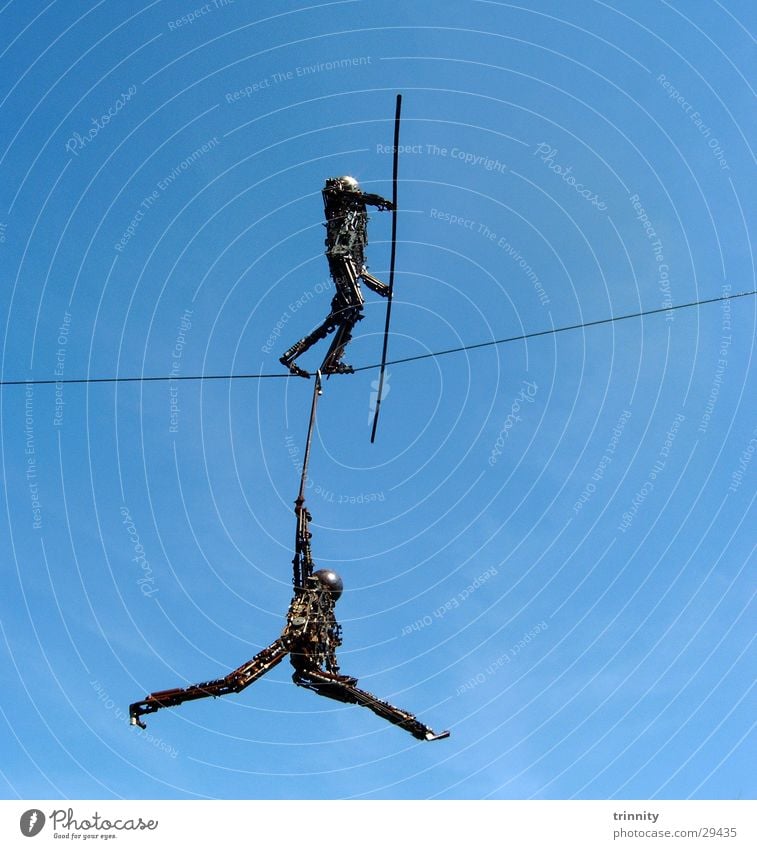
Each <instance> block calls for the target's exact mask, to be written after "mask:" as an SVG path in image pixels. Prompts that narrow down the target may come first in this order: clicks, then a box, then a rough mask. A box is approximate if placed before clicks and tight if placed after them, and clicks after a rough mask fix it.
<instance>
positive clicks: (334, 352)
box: [321, 308, 363, 374]
mask: <svg viewBox="0 0 757 849" xmlns="http://www.w3.org/2000/svg"><path fill="white" fill-rule="evenodd" d="M345 313H346V317H344V318H343V319H342V321H341V322H340V324H339V328H338V329H337V331H336V334H335V336H334V340H333V341H332V343H331V347H330V348H329V350H328V353H327V354H326V356H325V357H324V360H323V364H322V365H321V371H322V372H323V374H352V373H353V371H354V369H353V368H352V366H348V365H347V364H346V363H343V362H341V359H342V357H343V356H344V349H345V348H346V347H347V344H348V343H349V341H350V340H351V339H352V330H353V328H354V327H355V325H356V324H357V323H358V321H360V320H361V319H362V318H363V316H362V314H361V313H360V311H359V310H358V309H357V308H355V309H352V310H349V311H347V310H345Z"/></svg>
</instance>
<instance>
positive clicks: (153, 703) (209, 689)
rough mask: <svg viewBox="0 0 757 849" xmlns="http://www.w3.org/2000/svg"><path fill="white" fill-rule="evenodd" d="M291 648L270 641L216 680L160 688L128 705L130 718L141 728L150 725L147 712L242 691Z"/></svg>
mask: <svg viewBox="0 0 757 849" xmlns="http://www.w3.org/2000/svg"><path fill="white" fill-rule="evenodd" d="M288 652H289V650H288V649H287V648H286V647H285V646H284V643H283V642H282V641H281V640H280V639H279V640H276V641H275V642H274V643H271V645H270V646H268V648H265V649H263V651H261V652H258V653H257V654H256V655H255V657H253V658H252V660H248V661H247V662H246V663H243V664H242V665H241V666H240V667H239V668H237V669H235V670H234V671H233V672H230V673H229V674H228V675H226V676H224V677H223V678H217V679H216V680H215V681H206V682H205V683H203V684H192V685H191V686H190V687H184V688H182V687H176V688H174V689H173V690H159V691H158V692H157V693H151V694H150V695H149V696H147V697H146V698H145V700H144V701H142V702H134V704H132V705H129V719H130V722H131V724H132V725H138V726H139V727H140V728H146V727H147V726H146V725H145V724H144V722H142V720H141V719H140V717H141V716H144V715H145V714H148V713H155V711H157V710H160V708H164V707H175V706H176V705H180V704H182V703H183V702H191V701H194V700H195V699H204V698H207V697H208V696H213V697H216V696H226V695H228V694H229V693H239V692H240V691H241V690H244V688H245V687H249V686H250V684H252V683H253V682H254V681H257V680H258V678H260V677H261V676H262V675H265V673H266V672H268V670H269V669H273V667H274V666H276V665H278V664H279V663H281V661H282V660H283V659H284V658H285V657H286V656H287V654H288Z"/></svg>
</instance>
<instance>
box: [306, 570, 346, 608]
mask: <svg viewBox="0 0 757 849" xmlns="http://www.w3.org/2000/svg"><path fill="white" fill-rule="evenodd" d="M313 577H314V578H317V579H318V581H319V582H320V584H321V585H322V586H324V587H325V588H326V589H327V590H329V591H330V592H331V595H332V596H333V597H334V601H339V596H341V594H342V592H343V590H344V584H343V583H342V579H341V578H340V577H339V575H337V573H336V572H334V571H332V570H331V569H319V570H318V571H317V572H313Z"/></svg>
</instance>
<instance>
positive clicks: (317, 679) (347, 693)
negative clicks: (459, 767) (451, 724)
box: [292, 669, 449, 740]
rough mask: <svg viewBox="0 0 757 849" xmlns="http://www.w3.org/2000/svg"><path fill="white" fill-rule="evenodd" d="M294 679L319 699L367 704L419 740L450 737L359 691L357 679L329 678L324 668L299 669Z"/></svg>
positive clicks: (363, 691) (336, 676)
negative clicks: (325, 698) (323, 697)
mask: <svg viewBox="0 0 757 849" xmlns="http://www.w3.org/2000/svg"><path fill="white" fill-rule="evenodd" d="M292 680H293V681H294V683H295V684H297V685H298V686H300V687H306V688H307V689H308V690H312V691H313V692H315V693H318V695H319V696H326V697H327V698H329V699H336V700H337V701H338V702H344V703H346V704H353V705H363V707H367V708H368V709H369V710H372V711H373V712H374V713H375V714H376V715H377V716H380V717H381V718H382V719H386V720H387V721H388V722H391V723H392V724H393V725H398V726H399V727H400V728H404V729H405V731H409V732H410V733H411V734H412V735H413V737H415V738H416V739H417V740H443V739H444V738H445V737H449V731H442V732H441V733H440V734H436V733H435V732H434V731H433V730H432V729H431V728H429V727H428V725H424V724H423V723H422V722H420V721H419V720H418V719H416V717H415V716H414V715H413V714H412V713H408V712H407V711H404V710H401V709H400V708H398V707H395V706H394V705H391V704H389V702H384V701H382V700H381V699H379V698H377V697H376V696H374V695H373V693H368V692H366V691H365V690H361V689H359V688H358V687H356V686H355V684H357V679H356V678H350V677H349V676H347V675H329V674H328V673H326V672H323V671H322V670H320V669H318V670H314V669H309V670H307V671H302V670H298V671H297V672H295V674H294V675H293V676H292Z"/></svg>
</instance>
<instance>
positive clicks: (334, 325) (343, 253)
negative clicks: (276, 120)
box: [281, 177, 394, 377]
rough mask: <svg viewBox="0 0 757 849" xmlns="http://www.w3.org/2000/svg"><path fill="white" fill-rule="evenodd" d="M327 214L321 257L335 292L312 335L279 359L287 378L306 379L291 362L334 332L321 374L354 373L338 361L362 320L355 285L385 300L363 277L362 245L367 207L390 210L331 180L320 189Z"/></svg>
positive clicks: (372, 280)
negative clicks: (367, 289)
mask: <svg viewBox="0 0 757 849" xmlns="http://www.w3.org/2000/svg"><path fill="white" fill-rule="evenodd" d="M322 194H323V208H324V211H325V213H326V257H327V258H328V261H329V272H330V273H331V277H332V279H333V281H334V287H335V288H336V293H335V294H334V297H333V299H332V301H331V311H330V312H329V314H328V315H327V316H326V319H325V321H324V322H323V324H321V325H320V326H319V327H317V328H316V329H315V330H314V331H313V332H312V333H309V334H308V335H307V336H304V337H303V338H302V339H300V341H299V342H296V343H295V344H294V345H292V347H291V348H289V350H288V351H286V353H285V354H284V356H283V357H281V362H282V363H283V364H284V365H285V366H286V367H287V368H288V369H289V371H290V372H292V374H297V375H300V376H301V377H310V374H309V373H308V372H306V371H305V370H304V369H301V368H300V367H299V366H298V365H297V364H296V363H295V360H296V359H297V357H299V355H300V354H302V353H304V352H305V351H307V350H308V349H309V348H310V347H312V346H313V345H314V344H315V343H316V342H318V341H319V340H321V339H324V338H325V337H326V336H327V335H328V334H329V333H333V332H334V331H336V335H335V336H334V339H333V341H332V343H331V347H330V348H329V350H328V353H327V354H326V357H325V359H324V361H323V364H322V365H321V369H320V370H321V372H322V373H323V374H337V373H339V374H351V373H352V371H353V369H352V367H351V366H348V365H347V364H346V363H343V362H342V356H343V355H344V348H345V346H346V345H347V343H348V342H349V341H350V339H351V338H352V329H353V328H354V326H355V325H356V324H357V322H358V321H360V319H361V318H363V305H364V303H365V299H364V298H363V293H362V292H361V290H360V280H362V281H363V282H364V283H365V285H366V286H367V287H368V288H369V289H371V290H373V291H374V292H376V293H377V294H379V295H381V296H383V297H388V295H389V287H388V286H387V285H386V284H385V283H382V282H381V281H380V280H379V279H377V278H376V277H374V276H373V275H372V274H369V273H368V269H367V268H366V266H365V246H366V245H367V244H368V232H367V229H368V214H367V211H366V206H375V207H376V208H377V209H380V210H384V209H389V210H391V209H394V206H393V204H392V202H391V201H389V200H386V198H382V197H381V196H380V195H374V194H370V193H368V192H363V191H361V189H360V186H359V184H358V181H357V180H356V179H355V178H354V177H330V178H329V179H328V180H326V185H325V186H324V187H323V191H322Z"/></svg>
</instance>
